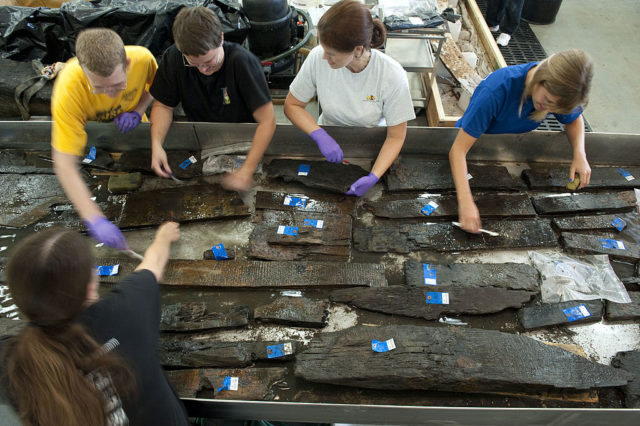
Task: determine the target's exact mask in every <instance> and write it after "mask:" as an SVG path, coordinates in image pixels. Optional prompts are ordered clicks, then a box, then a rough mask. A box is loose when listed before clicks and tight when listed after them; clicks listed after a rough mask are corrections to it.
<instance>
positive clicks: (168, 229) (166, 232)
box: [156, 222, 180, 243]
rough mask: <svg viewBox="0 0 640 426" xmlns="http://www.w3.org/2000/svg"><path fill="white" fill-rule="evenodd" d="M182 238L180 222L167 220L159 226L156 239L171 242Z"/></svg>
mask: <svg viewBox="0 0 640 426" xmlns="http://www.w3.org/2000/svg"><path fill="white" fill-rule="evenodd" d="M178 238H180V224H179V223H178V222H165V223H163V224H162V225H160V227H159V228H158V231H157V232H156V239H158V240H164V241H167V242H169V243H173V242H175V241H178Z"/></svg>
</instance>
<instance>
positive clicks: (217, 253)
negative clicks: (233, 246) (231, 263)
mask: <svg viewBox="0 0 640 426" xmlns="http://www.w3.org/2000/svg"><path fill="white" fill-rule="evenodd" d="M211 251H212V252H213V257H214V259H216V260H227V259H229V255H227V251H226V250H225V249H224V244H222V243H220V244H217V245H215V246H213V247H211Z"/></svg>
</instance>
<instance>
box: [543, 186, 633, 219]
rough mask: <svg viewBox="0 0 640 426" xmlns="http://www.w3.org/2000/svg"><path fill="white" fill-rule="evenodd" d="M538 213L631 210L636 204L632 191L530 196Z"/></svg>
mask: <svg viewBox="0 0 640 426" xmlns="http://www.w3.org/2000/svg"><path fill="white" fill-rule="evenodd" d="M531 201H532V202H533V207H534V208H535V209H536V211H537V212H538V214H565V213H587V212H612V211H631V210H633V208H634V207H635V205H636V196H635V194H634V193H633V191H623V192H617V193H597V194H592V193H582V194H567V195H557V196H556V195H551V196H548V195H547V196H538V197H532V198H531Z"/></svg>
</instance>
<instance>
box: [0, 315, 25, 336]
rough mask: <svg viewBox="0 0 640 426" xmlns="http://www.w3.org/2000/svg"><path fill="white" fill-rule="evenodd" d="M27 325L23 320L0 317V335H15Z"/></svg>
mask: <svg viewBox="0 0 640 426" xmlns="http://www.w3.org/2000/svg"><path fill="white" fill-rule="evenodd" d="M26 326H27V321H25V320H13V319H10V318H0V336H15V335H16V334H19V333H20V332H21V331H22V329H23V328H24V327H26Z"/></svg>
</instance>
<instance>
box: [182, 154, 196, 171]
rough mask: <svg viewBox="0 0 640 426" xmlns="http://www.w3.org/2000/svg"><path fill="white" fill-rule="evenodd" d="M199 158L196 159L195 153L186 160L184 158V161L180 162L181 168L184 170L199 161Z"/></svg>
mask: <svg viewBox="0 0 640 426" xmlns="http://www.w3.org/2000/svg"><path fill="white" fill-rule="evenodd" d="M197 162H198V160H197V159H196V157H194V156H193V155H192V156H191V157H189V158H187V159H186V160H184V161H183V162H182V163H180V168H181V169H182V170H184V169H186V168H187V167H189V166H190V165H192V164H195V163H197Z"/></svg>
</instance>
